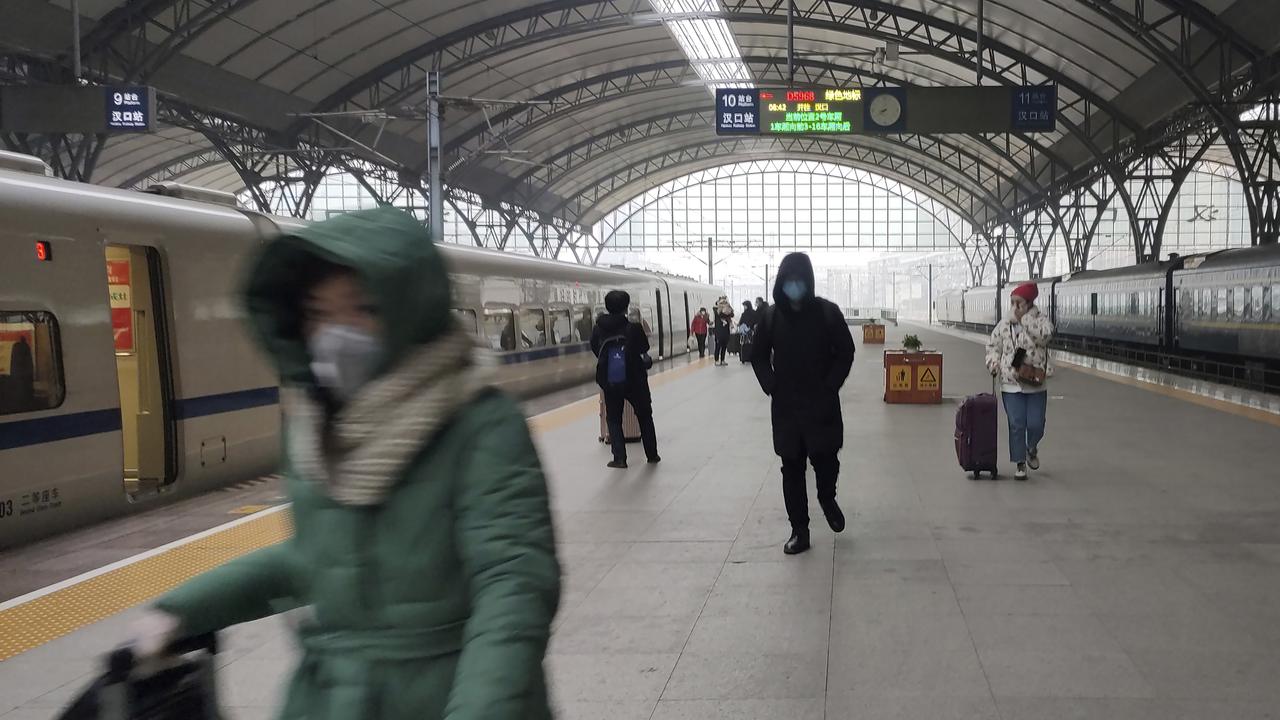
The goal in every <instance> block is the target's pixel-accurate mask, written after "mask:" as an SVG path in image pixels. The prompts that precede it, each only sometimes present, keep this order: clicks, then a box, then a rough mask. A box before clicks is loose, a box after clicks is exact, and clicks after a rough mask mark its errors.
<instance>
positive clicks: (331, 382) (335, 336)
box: [307, 325, 382, 402]
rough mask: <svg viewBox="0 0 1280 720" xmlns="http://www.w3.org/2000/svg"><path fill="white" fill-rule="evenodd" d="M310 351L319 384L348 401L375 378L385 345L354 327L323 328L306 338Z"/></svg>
mask: <svg viewBox="0 0 1280 720" xmlns="http://www.w3.org/2000/svg"><path fill="white" fill-rule="evenodd" d="M307 350H308V351H309V352H310V353H311V373H312V374H313V375H315V378H316V382H318V383H320V384H321V385H322V386H324V387H325V388H328V389H329V391H331V392H332V393H333V394H334V397H336V398H337V399H338V400H340V401H342V402H347V401H348V400H350V399H351V398H352V397H354V396H355V394H356V392H357V391H358V390H359V389H360V388H361V387H362V386H363V385H364V384H365V383H367V382H369V380H370V379H371V378H372V377H373V373H374V368H375V367H376V366H377V363H378V360H379V358H380V356H381V354H382V344H381V343H380V342H379V341H378V338H377V337H375V336H373V335H371V334H369V333H367V332H365V331H364V330H361V329H360V328H357V327H353V326H351V325H321V326H320V327H318V328H317V329H316V331H315V332H314V333H312V334H311V337H309V338H307Z"/></svg>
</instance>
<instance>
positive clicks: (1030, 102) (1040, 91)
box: [1009, 85, 1058, 133]
mask: <svg viewBox="0 0 1280 720" xmlns="http://www.w3.org/2000/svg"><path fill="white" fill-rule="evenodd" d="M1010 92H1011V93H1012V94H1013V98H1012V102H1010V103H1009V107H1010V109H1011V110H1012V113H1013V114H1012V117H1011V118H1010V129H1012V130H1013V132H1023V133H1037V132H1053V131H1054V130H1056V129H1057V127H1058V86H1057V85H1032V86H1029V87H1017V88H1011V89H1010Z"/></svg>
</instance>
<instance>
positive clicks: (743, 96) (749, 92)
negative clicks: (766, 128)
mask: <svg viewBox="0 0 1280 720" xmlns="http://www.w3.org/2000/svg"><path fill="white" fill-rule="evenodd" d="M759 133H760V91H759V90H757V89H756V88H716V134H717V135H737V134H743V135H758V134H759Z"/></svg>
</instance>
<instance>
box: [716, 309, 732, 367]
mask: <svg viewBox="0 0 1280 720" xmlns="http://www.w3.org/2000/svg"><path fill="white" fill-rule="evenodd" d="M715 333H716V338H715V339H716V365H721V366H723V365H728V364H729V363H728V362H726V361H725V356H726V354H727V353H728V352H729V336H730V335H731V334H732V333H733V306H732V305H730V304H729V298H726V297H721V298H720V299H719V300H718V301H716V309H715Z"/></svg>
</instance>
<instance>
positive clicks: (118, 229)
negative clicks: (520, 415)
mask: <svg viewBox="0 0 1280 720" xmlns="http://www.w3.org/2000/svg"><path fill="white" fill-rule="evenodd" d="M6 168H7V169H6ZM45 170H46V169H45V168H44V166H43V164H42V163H40V162H39V161H38V160H34V159H32V158H26V157H25V156H14V155H12V154H4V155H0V218H2V219H3V226H2V227H3V229H0V549H2V548H6V547H11V546H14V545H17V544H20V543H24V542H27V541H30V540H33V539H35V538H38V537H41V536H44V535H48V534H53V533H56V532H59V531H63V530H67V529H70V528H74V527H79V526H82V525H85V524H88V523H92V522H95V521H98V520H101V519H104V518H107V517H111V516H114V515H120V514H124V513H127V512H130V511H131V510H133V509H136V508H138V507H141V506H146V505H149V504H151V503H152V502H157V501H164V500H167V499H173V498H177V497H182V496H189V495H191V494H193V493H198V492H202V491H205V490H208V489H211V488H216V487H219V486H223V485H227V484H230V483H235V482H240V481H243V480H245V479H247V478H253V477H257V476H260V475H263V474H266V473H269V472H272V471H273V470H274V469H275V467H276V466H277V462H278V451H279V427H280V418H279V405H278V397H279V391H278V388H277V386H276V378H275V377H274V375H273V373H272V371H271V369H270V367H269V366H268V364H267V363H266V362H265V361H264V358H262V356H261V355H260V354H259V353H258V351H257V349H256V347H255V346H254V344H253V343H252V342H251V340H250V338H249V336H248V333H247V331H246V327H245V324H244V314H243V311H242V309H241V305H240V302H239V298H238V296H237V292H238V283H239V280H240V277H241V275H242V269H243V267H244V265H245V263H246V261H247V260H248V258H249V256H250V254H251V253H252V252H253V251H254V250H255V248H256V247H257V246H259V245H260V244H261V243H263V242H264V241H266V240H267V239H269V238H271V237H273V236H274V235H275V234H276V233H279V232H282V231H287V230H288V229H289V228H291V227H297V226H298V223H299V221H297V220H293V219H286V218H277V217H269V216H265V215H261V214H258V213H253V212H249V211H245V210H243V209H240V208H237V207H234V199H233V198H231V197H230V196H226V195H221V194H218V193H209V192H204V191H195V192H193V191H191V190H190V189H184V188H179V187H169V188H166V189H164V190H163V192H165V193H168V194H171V195H184V196H189V197H199V198H201V199H203V200H206V201H205V202H200V201H195V200H190V199H182V198H180V197H166V196H162V195H157V194H148V193H139V192H133V191H126V190H115V189H109V188H100V187H94V186H89V185H83V184H78V183H73V182H68V181H63V180H57V179H53V178H50V177H47V176H46V174H47V173H46V172H45ZM209 200H212V201H213V202H209ZM441 247H442V249H443V251H444V253H445V256H446V259H447V262H448V263H449V265H450V268H451V272H452V276H453V278H454V280H455V296H454V310H455V312H456V314H457V317H458V319H459V321H460V322H462V323H463V325H464V326H466V327H468V328H469V329H470V330H471V331H472V332H473V333H474V334H475V335H476V337H477V340H478V342H481V343H483V344H486V345H488V346H489V347H491V348H492V349H493V350H494V351H495V352H496V354H497V355H498V357H499V358H500V360H501V367H500V369H499V380H498V382H499V384H500V385H501V386H502V387H503V388H504V389H506V390H508V391H510V392H513V393H516V394H522V395H528V394H533V393H537V392H542V391H545V390H549V389H552V388H555V387H562V386H566V385H570V384H574V383H580V382H586V381H588V380H589V379H590V378H591V376H592V373H593V372H594V368H595V360H594V358H593V356H592V355H591V353H590V350H589V348H588V345H587V340H588V339H589V336H590V329H591V327H592V325H593V324H594V321H595V317H596V315H598V313H599V312H601V311H603V308H604V295H605V293H606V292H608V291H609V290H612V289H623V290H627V291H628V292H629V293H630V294H631V297H632V312H633V319H635V320H637V321H638V322H641V323H643V324H644V325H645V327H646V329H647V331H648V332H649V334H650V338H651V343H652V344H653V354H654V356H655V357H671V356H673V355H680V354H683V353H685V352H687V347H688V345H687V340H688V328H689V323H690V321H691V320H692V313H694V312H696V311H697V308H698V307H701V306H710V305H711V304H712V303H713V302H714V300H715V298H716V297H718V296H719V295H721V294H723V293H722V291H720V290H719V289H717V288H714V287H710V286H706V285H701V284H698V283H694V282H691V281H686V280H681V279H676V278H667V277H663V276H660V275H655V274H652V273H642V272H633V271H626V270H616V269H604V268H592V267H584V266H579V265H572V264H568V263H559V262H554V261H547V260H537V259H532V258H525V257H519V256H515V255H511V254H506V253H498V252H492V251H486V250H479V249H474V248H464V247H456V246H449V245H443V246H441Z"/></svg>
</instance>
